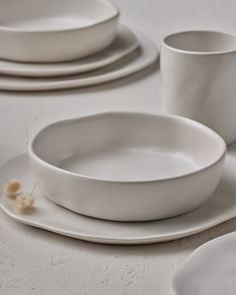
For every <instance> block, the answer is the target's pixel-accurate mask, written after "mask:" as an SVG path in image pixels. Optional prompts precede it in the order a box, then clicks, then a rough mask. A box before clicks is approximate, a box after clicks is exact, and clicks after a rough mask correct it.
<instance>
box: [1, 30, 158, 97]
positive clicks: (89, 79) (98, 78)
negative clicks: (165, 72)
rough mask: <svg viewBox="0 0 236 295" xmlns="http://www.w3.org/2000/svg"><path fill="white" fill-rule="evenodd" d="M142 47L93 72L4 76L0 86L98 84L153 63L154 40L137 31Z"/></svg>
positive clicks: (43, 87) (50, 87)
mask: <svg viewBox="0 0 236 295" xmlns="http://www.w3.org/2000/svg"><path fill="white" fill-rule="evenodd" d="M135 34H136V36H137V37H138V43H139V45H140V47H139V48H138V49H137V50H135V51H134V52H133V54H130V55H128V56H127V58H123V59H122V60H121V61H118V62H116V63H114V64H112V65H110V66H107V67H104V68H102V69H99V70H96V71H93V72H91V73H86V74H80V75H74V76H66V77H55V78H23V77H14V76H3V75H2V76H0V89H1V90H11V91H46V90H58V89H71V88H77V87H85V86H91V85H97V84H101V83H105V82H109V81H113V80H116V79H120V78H123V77H126V76H128V75H131V74H133V73H135V72H138V71H140V70H142V69H144V68H146V67H147V66H149V65H151V64H153V63H154V62H155V61H156V60H157V58H158V55H159V51H158V49H157V48H156V46H155V45H154V43H153V42H152V41H151V40H150V39H148V38H147V37H145V36H144V35H143V34H140V33H135Z"/></svg>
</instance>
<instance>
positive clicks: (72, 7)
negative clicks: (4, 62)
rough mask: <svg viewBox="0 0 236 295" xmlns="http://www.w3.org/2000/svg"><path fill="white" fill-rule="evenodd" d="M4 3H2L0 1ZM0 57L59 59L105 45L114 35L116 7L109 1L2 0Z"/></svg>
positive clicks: (31, 60)
mask: <svg viewBox="0 0 236 295" xmlns="http://www.w3.org/2000/svg"><path fill="white" fill-rule="evenodd" d="M2 2H3V3H2ZM2 2H1V10H0V42H1V46H0V58H3V59H9V60H15V61H21V62H60V61H68V60H73V59H78V58H82V57H85V56H88V55H91V54H93V53H96V52H98V51H100V50H102V49H104V48H105V47H107V46H108V45H109V44H110V43H111V42H112V41H113V39H114V37H115V35H116V28H117V24H118V19H119V10H118V9H117V8H116V7H115V6H114V5H113V4H112V3H110V2H109V1H108V0H67V1H63V0H58V1H48V0H40V1H38V0H3V1H2Z"/></svg>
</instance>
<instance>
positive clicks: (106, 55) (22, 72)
mask: <svg viewBox="0 0 236 295" xmlns="http://www.w3.org/2000/svg"><path fill="white" fill-rule="evenodd" d="M137 48H138V40H137V38H136V36H135V35H134V34H133V33H132V31H131V30H129V29H128V28H127V27H125V26H119V29H118V31H117V36H116V38H115V40H114V41H113V42H112V44H111V45H110V46H108V47H107V48H105V49H104V50H102V51H101V52H99V53H97V54H93V55H92V56H89V57H85V58H83V59H79V60H74V61H71V62H64V63H49V64H45V63H19V62H13V61H9V60H0V74H3V75H13V76H22V77H50V76H51V77H57V76H66V75H72V74H81V73H84V72H89V71H92V70H96V69H99V68H101V67H104V66H107V65H110V64H112V63H114V62H116V61H118V60H119V59H121V58H123V57H125V56H127V55H128V54H130V53H131V52H133V51H134V50H135V49H137Z"/></svg>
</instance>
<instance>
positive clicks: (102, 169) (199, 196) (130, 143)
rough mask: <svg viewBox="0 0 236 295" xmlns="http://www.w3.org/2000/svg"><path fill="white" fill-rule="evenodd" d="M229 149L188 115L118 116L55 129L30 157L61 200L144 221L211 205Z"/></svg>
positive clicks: (49, 192)
mask: <svg viewBox="0 0 236 295" xmlns="http://www.w3.org/2000/svg"><path fill="white" fill-rule="evenodd" d="M225 150H226V149H225V143H224V141H223V140H222V139H221V137H219V136H218V135H217V134H216V133H215V132H214V131H212V130H211V129H209V128H208V127H205V126H204V125H202V124H200V123H197V122H195V121H192V120H189V119H187V118H181V117H175V116H161V115H148V114H138V113H122V112H117V113H101V114H95V115H91V116H87V117H82V118H78V119H74V120H68V121H62V122H58V123H55V124H52V125H49V126H48V127H46V128H44V129H43V130H42V131H41V132H40V133H39V134H38V135H37V136H36V137H35V138H34V139H33V140H32V142H31V144H30V146H29V155H30V159H31V165H32V169H33V171H34V173H35V177H36V180H37V182H38V183H39V185H40V187H41V189H42V191H43V193H44V194H45V195H46V196H47V197H48V198H49V199H50V200H52V201H54V202H55V203H58V204H60V205H61V206H64V207H66V208H68V209H70V210H73V211H75V212H78V213H81V214H84V215H88V216H92V217H98V218H103V219H109V220H120V221H137V220H139V221H140V220H154V219H161V218H167V217H172V216H176V215H179V214H182V213H185V212H188V211H190V210H193V209H195V208H197V207H198V206H200V205H201V204H202V203H203V202H205V201H206V200H207V199H208V198H209V197H210V196H211V195H212V193H213V192H214V190H215V189H216V186H217V184H218V182H219V180H220V177H221V174H222V170H223V163H224V156H225ZM65 196H66V197H65Z"/></svg>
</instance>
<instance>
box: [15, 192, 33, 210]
mask: <svg viewBox="0 0 236 295" xmlns="http://www.w3.org/2000/svg"><path fill="white" fill-rule="evenodd" d="M33 204H34V199H33V197H32V195H30V194H21V195H19V196H17V197H16V199H15V202H14V206H15V209H16V210H17V211H19V212H22V211H25V210H27V209H30V208H31V207H32V206H33Z"/></svg>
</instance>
